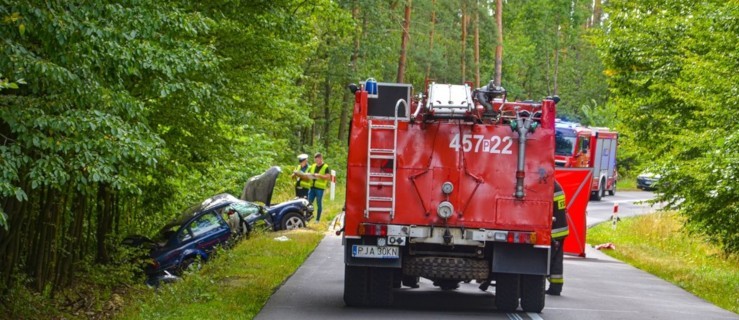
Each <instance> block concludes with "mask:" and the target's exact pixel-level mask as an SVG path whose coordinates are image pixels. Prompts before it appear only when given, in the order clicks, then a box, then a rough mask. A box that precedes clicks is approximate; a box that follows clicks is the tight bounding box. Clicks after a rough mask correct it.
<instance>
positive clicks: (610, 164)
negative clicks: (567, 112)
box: [554, 119, 618, 200]
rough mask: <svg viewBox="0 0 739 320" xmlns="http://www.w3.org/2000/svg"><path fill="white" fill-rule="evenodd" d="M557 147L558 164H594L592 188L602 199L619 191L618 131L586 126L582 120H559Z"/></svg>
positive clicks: (561, 165)
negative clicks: (580, 122) (575, 121)
mask: <svg viewBox="0 0 739 320" xmlns="http://www.w3.org/2000/svg"><path fill="white" fill-rule="evenodd" d="M555 126H556V149H555V151H554V152H555V155H554V161H555V163H556V164H557V166H558V167H565V168H592V169H593V182H592V184H591V188H590V192H591V198H592V199H593V200H600V199H601V198H602V197H604V196H605V195H606V192H608V194H609V195H614V194H615V193H616V181H617V180H618V172H617V171H616V150H617V149H618V133H617V132H615V131H611V130H609V129H608V128H602V127H584V126H582V125H580V124H579V123H574V122H565V121H560V119H556V120H555Z"/></svg>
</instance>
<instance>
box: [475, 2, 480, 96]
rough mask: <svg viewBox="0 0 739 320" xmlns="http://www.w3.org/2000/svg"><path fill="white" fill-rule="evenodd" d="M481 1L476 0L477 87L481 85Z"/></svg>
mask: <svg viewBox="0 0 739 320" xmlns="http://www.w3.org/2000/svg"><path fill="white" fill-rule="evenodd" d="M479 6H480V2H479V1H478V0H475V88H479V87H480V7H479Z"/></svg>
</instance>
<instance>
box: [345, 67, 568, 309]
mask: <svg viewBox="0 0 739 320" xmlns="http://www.w3.org/2000/svg"><path fill="white" fill-rule="evenodd" d="M351 89H352V90H353V91H354V93H355V101H354V113H353V118H352V125H351V132H350V138H349V139H350V141H349V154H348V159H347V190H346V208H345V213H346V214H345V218H344V219H345V224H344V237H343V243H344V248H345V259H344V261H345V284H344V301H345V303H346V304H347V305H349V306H365V305H373V306H382V305H389V304H391V303H392V301H393V290H392V289H393V288H399V287H401V286H402V285H405V286H408V287H411V288H416V287H418V281H419V277H424V278H427V279H430V280H432V281H433V283H434V285H436V286H438V287H440V288H441V289H444V290H450V289H456V288H457V287H458V285H459V283H460V282H463V281H470V280H477V281H478V282H481V283H488V282H492V283H493V285H494V286H495V304H496V307H497V308H498V309H499V310H503V311H512V310H516V309H517V308H518V306H519V300H520V305H521V308H522V309H523V310H524V311H527V312H539V311H541V310H542V309H543V308H544V300H545V279H546V275H547V274H548V272H549V254H550V243H551V224H552V198H553V190H554V167H555V165H554V145H555V144H554V137H555V125H554V123H555V101H554V100H552V99H545V100H543V101H541V102H509V101H506V99H505V95H506V93H505V90H504V89H503V88H500V87H495V86H493V85H492V84H491V85H488V86H486V87H485V88H480V89H478V90H474V91H473V90H472V89H471V88H470V87H469V85H450V84H436V83H429V84H427V86H426V88H425V91H424V93H423V94H421V95H419V96H417V97H415V98H413V99H412V87H411V85H409V84H396V83H376V82H374V81H373V80H368V81H367V82H366V83H365V85H364V86H362V87H359V88H358V87H356V86H353V87H351ZM473 97H474V98H473Z"/></svg>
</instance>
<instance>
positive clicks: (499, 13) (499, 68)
mask: <svg viewBox="0 0 739 320" xmlns="http://www.w3.org/2000/svg"><path fill="white" fill-rule="evenodd" d="M495 25H496V26H497V29H498V41H497V45H496V46H495V85H496V86H500V85H501V81H502V78H503V77H502V76H503V0H497V1H495Z"/></svg>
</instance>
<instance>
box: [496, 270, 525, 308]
mask: <svg viewBox="0 0 739 320" xmlns="http://www.w3.org/2000/svg"><path fill="white" fill-rule="evenodd" d="M519 277H520V276H519V275H518V274H511V273H498V274H497V275H496V277H495V278H496V279H495V307H496V308H497V309H498V311H503V312H513V311H516V309H517V308H518V298H519V297H520V295H521V292H520V288H519Z"/></svg>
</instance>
